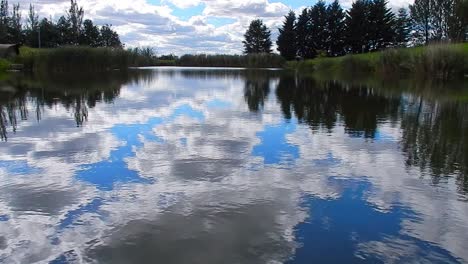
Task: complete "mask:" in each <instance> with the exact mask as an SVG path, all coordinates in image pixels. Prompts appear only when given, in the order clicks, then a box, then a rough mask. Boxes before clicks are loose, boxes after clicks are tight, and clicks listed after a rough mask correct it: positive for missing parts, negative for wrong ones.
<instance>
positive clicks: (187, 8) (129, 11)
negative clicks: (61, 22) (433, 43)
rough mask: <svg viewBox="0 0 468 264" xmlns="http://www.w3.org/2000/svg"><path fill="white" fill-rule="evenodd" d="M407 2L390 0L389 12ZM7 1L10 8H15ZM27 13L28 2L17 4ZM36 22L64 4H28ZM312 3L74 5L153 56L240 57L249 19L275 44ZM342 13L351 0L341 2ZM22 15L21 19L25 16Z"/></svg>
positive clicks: (149, 0)
mask: <svg viewBox="0 0 468 264" xmlns="http://www.w3.org/2000/svg"><path fill="white" fill-rule="evenodd" d="M411 1H412V0H389V3H390V5H391V6H392V7H394V8H396V7H401V6H405V5H408V4H409V3H410V2H411ZM14 2H15V1H14V0H12V1H10V3H14ZM18 2H20V3H21V4H22V6H23V8H26V7H27V6H28V5H29V3H30V2H31V0H18ZM33 2H34V3H35V4H36V6H37V9H38V10H39V12H40V14H41V16H46V17H52V18H55V19H56V18H58V17H59V16H60V15H62V14H63V13H64V12H65V10H66V9H67V7H68V6H69V1H68V0H33ZM315 2H316V1H315V0H235V1H233V0H106V1H102V0H101V1H99V0H79V4H80V5H82V6H83V7H84V8H85V12H86V14H85V16H86V17H87V18H91V19H93V20H94V21H95V22H96V23H98V24H106V23H108V24H112V25H113V26H114V28H115V29H116V30H117V31H118V33H119V34H120V35H121V38H122V40H123V42H124V43H126V45H127V46H152V47H155V48H156V49H157V50H158V53H160V54H163V53H176V54H183V53H239V52H241V51H242V44H241V42H242V35H243V33H244V32H245V30H246V28H247V26H248V23H249V21H250V20H252V19H254V18H261V19H263V20H265V22H266V23H267V25H268V26H270V27H271V28H272V31H273V35H274V36H273V37H274V38H276V35H277V27H278V26H279V25H280V24H281V20H282V17H283V16H284V15H285V14H286V13H287V12H288V11H289V10H291V9H293V10H301V9H302V8H303V7H305V6H310V5H313V4H314V3H315ZM341 3H342V5H343V6H344V7H345V8H347V7H349V6H350V4H351V3H352V0H342V1H341ZM25 15H26V14H25Z"/></svg>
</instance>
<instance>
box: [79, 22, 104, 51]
mask: <svg viewBox="0 0 468 264" xmlns="http://www.w3.org/2000/svg"><path fill="white" fill-rule="evenodd" d="M100 38H101V33H100V32H99V28H98V27H97V26H95V25H94V24H93V21H92V20H89V19H86V20H85V21H84V22H83V31H82V33H81V35H80V41H79V42H80V45H85V46H90V47H99V46H100Z"/></svg>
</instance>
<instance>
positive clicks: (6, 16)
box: [0, 0, 122, 48]
mask: <svg viewBox="0 0 468 264" xmlns="http://www.w3.org/2000/svg"><path fill="white" fill-rule="evenodd" d="M28 10H29V12H28V14H27V17H26V18H25V19H23V18H22V16H21V12H20V4H15V5H13V9H12V11H11V12H10V6H9V3H8V0H0V43H22V44H25V45H28V46H30V47H36V48H37V47H43V48H55V47H59V46H66V45H73V46H74V45H86V46H90V47H117V48H120V47H122V43H121V41H120V37H119V35H118V34H117V32H115V31H114V30H113V29H112V26H110V25H102V26H100V27H99V26H96V25H95V24H94V23H93V21H92V20H90V19H86V20H84V15H85V11H84V9H83V8H82V7H80V6H79V5H78V2H77V0H70V7H69V9H68V10H67V11H66V12H65V14H64V15H63V16H61V17H60V18H59V19H58V20H57V21H53V20H52V19H48V18H39V15H38V14H37V11H36V9H35V7H34V5H32V4H30V5H29V9H28ZM23 22H25V23H23Z"/></svg>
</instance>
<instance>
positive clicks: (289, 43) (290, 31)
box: [276, 11, 297, 60]
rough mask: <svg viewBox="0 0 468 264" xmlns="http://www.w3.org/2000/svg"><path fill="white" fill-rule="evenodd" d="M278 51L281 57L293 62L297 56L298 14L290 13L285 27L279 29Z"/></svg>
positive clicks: (284, 24) (286, 17)
mask: <svg viewBox="0 0 468 264" xmlns="http://www.w3.org/2000/svg"><path fill="white" fill-rule="evenodd" d="M279 33H280V34H279V36H278V41H277V42H276V44H277V45H278V51H279V52H280V54H281V56H283V57H284V58H286V59H287V60H293V59H294V58H296V55H297V45H296V14H295V13H294V11H290V12H289V14H288V15H287V16H285V20H284V23H283V27H282V28H280V29H279Z"/></svg>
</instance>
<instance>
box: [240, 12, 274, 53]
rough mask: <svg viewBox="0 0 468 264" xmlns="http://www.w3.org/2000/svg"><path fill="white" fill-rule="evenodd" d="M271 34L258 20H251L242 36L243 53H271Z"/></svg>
mask: <svg viewBox="0 0 468 264" xmlns="http://www.w3.org/2000/svg"><path fill="white" fill-rule="evenodd" d="M270 37H271V32H270V30H269V29H268V28H267V26H266V25H265V24H263V21H262V20H260V19H256V20H253V21H252V22H251V23H250V26H249V29H248V30H247V32H246V33H245V35H244V38H245V40H244V41H243V42H242V43H243V44H244V52H245V53H246V54H252V53H271V51H272V50H271V46H272V42H271V39H270Z"/></svg>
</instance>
